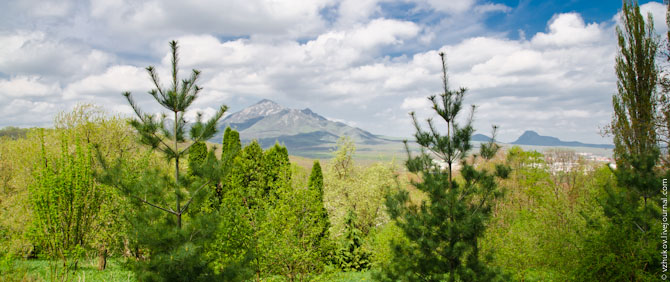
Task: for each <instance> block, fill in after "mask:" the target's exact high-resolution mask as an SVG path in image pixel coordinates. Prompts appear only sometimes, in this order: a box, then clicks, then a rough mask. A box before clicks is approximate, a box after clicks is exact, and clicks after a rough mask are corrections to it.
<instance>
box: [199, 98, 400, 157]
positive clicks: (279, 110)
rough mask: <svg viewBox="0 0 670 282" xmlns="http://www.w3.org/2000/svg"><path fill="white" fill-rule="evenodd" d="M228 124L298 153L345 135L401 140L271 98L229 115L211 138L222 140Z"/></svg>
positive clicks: (328, 145) (244, 135) (247, 137)
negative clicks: (280, 103)
mask: <svg viewBox="0 0 670 282" xmlns="http://www.w3.org/2000/svg"><path fill="white" fill-rule="evenodd" d="M228 126H230V127H231V128H233V129H235V130H237V131H239V132H240V139H241V140H242V142H243V143H245V142H251V140H254V139H255V140H258V142H259V143H260V144H261V146H263V147H264V148H267V147H269V146H272V145H274V144H275V143H276V142H279V143H280V144H284V145H285V146H286V147H287V148H288V149H289V152H291V153H292V154H296V155H301V152H305V151H312V152H313V151H328V150H330V149H332V148H333V146H334V145H335V144H336V142H337V140H338V139H339V138H340V137H341V136H344V135H346V136H349V137H351V138H352V139H353V140H354V142H355V143H356V144H365V145H378V144H387V143H397V141H393V140H389V139H385V138H382V137H380V136H377V135H374V134H372V133H370V132H367V131H365V130H362V129H360V128H357V127H352V126H349V125H346V124H344V123H341V122H335V121H331V120H328V119H326V118H325V117H323V116H321V115H319V114H317V113H315V112H313V111H312V110H310V109H308V108H306V109H302V110H298V109H290V108H285V107H282V106H281V105H279V104H277V103H275V102H274V101H271V100H267V99H264V100H261V101H259V102H258V103H256V104H254V105H251V106H249V107H247V108H245V109H242V110H240V111H238V112H235V113H233V114H231V115H229V116H227V117H226V118H225V119H223V120H222V121H221V122H220V124H219V129H220V133H219V134H218V135H217V136H215V137H214V138H212V139H211V140H212V141H213V142H217V143H220V142H221V139H222V134H223V132H224V131H225V129H226V127H228ZM303 155H304V154H303Z"/></svg>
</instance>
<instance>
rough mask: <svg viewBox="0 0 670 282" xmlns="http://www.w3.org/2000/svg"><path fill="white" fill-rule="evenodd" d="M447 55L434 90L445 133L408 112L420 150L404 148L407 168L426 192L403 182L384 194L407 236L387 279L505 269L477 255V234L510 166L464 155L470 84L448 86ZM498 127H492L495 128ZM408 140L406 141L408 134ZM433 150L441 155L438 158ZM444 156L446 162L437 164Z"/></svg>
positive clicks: (474, 275) (485, 150) (480, 275)
mask: <svg viewBox="0 0 670 282" xmlns="http://www.w3.org/2000/svg"><path fill="white" fill-rule="evenodd" d="M440 57H441V59H442V88H443V92H442V93H441V94H440V95H439V97H438V96H435V95H433V96H431V97H429V100H430V101H431V103H432V108H433V110H434V111H435V112H436V113H437V115H438V116H439V118H440V119H441V120H442V121H443V122H444V123H445V125H446V128H444V131H446V135H442V133H440V132H441V131H440V130H439V129H438V127H437V124H435V123H434V122H433V120H432V119H428V128H429V129H428V130H427V131H426V130H424V129H422V128H421V126H420V125H419V123H418V121H417V120H416V117H415V115H414V113H411V116H412V119H413V121H414V125H415V128H416V133H415V135H414V136H415V138H416V142H417V143H418V145H419V146H421V153H420V154H419V155H418V156H411V154H410V151H409V148H407V154H408V160H407V162H406V165H407V169H408V170H409V171H410V172H411V173H415V174H417V175H418V176H419V180H416V181H412V185H413V186H414V187H416V188H417V189H418V190H420V191H423V192H424V193H425V194H426V197H427V199H426V200H424V201H422V202H421V203H420V204H413V203H412V202H411V201H410V198H409V193H408V191H406V190H399V191H398V192H396V193H391V194H389V195H388V197H387V201H386V205H387V208H388V211H389V214H390V216H391V218H392V219H393V220H394V221H395V223H396V225H397V226H398V227H400V229H402V230H403V232H404V234H405V236H406V237H407V238H408V239H409V242H410V243H409V244H403V243H399V242H394V243H393V244H392V249H393V259H392V261H391V263H390V265H388V266H385V267H384V269H383V272H382V273H381V275H380V277H378V278H380V279H381V280H388V281H398V280H401V281H443V280H448V281H493V280H496V279H500V276H499V275H497V273H496V272H495V271H494V270H492V269H491V268H489V267H487V266H486V265H485V264H484V263H483V262H482V260H481V259H480V256H479V252H478V242H477V240H478V238H480V237H481V236H482V234H483V232H484V230H485V227H486V220H487V219H488V218H489V216H490V214H491V208H490V207H491V201H492V199H494V198H495V197H497V196H499V195H500V193H499V192H498V191H497V188H496V182H495V177H494V176H497V177H506V176H507V174H508V173H509V168H507V167H506V166H503V165H497V166H496V169H495V171H488V170H485V169H476V168H475V167H474V166H473V165H471V164H469V163H468V162H467V161H466V156H467V152H468V151H469V150H470V149H471V148H472V145H471V143H470V137H471V135H472V133H473V128H472V115H473V113H474V106H473V107H472V112H471V113H470V115H469V117H468V118H467V119H466V122H465V123H464V124H463V125H461V124H459V123H458V122H457V116H458V114H459V113H460V112H461V109H462V102H463V97H464V94H465V92H466V89H465V88H461V89H459V90H450V89H449V88H448V77H447V66H446V62H445V56H444V53H440ZM494 134H495V128H494ZM405 144H406V147H407V142H405ZM481 149H482V150H481V152H480V156H481V157H484V158H485V159H491V158H492V157H493V156H494V155H495V153H496V151H497V149H498V146H497V145H495V143H492V142H491V143H489V144H483V145H482V147H481ZM434 158H436V159H435V160H434ZM440 163H442V164H444V167H445V168H442V167H441V166H440ZM456 163H460V166H461V167H462V169H461V176H462V178H463V180H462V181H458V180H457V179H456V178H455V177H454V166H455V164H456Z"/></svg>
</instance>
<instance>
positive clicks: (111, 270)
mask: <svg viewBox="0 0 670 282" xmlns="http://www.w3.org/2000/svg"><path fill="white" fill-rule="evenodd" d="M52 262H56V261H52ZM121 262H122V260H121V259H110V260H108V261H107V269H105V270H102V271H100V270H98V269H97V267H96V260H83V261H80V262H79V264H80V266H79V269H78V270H77V272H76V273H74V275H70V281H96V282H97V281H137V280H135V276H134V274H133V273H132V272H131V271H129V270H127V269H125V268H124V267H123V265H122V264H121ZM49 263H50V261H48V260H15V261H14V263H13V267H12V268H11V269H0V281H50V274H49ZM56 263H58V262H56ZM7 271H9V272H7ZM7 273H9V274H10V275H8V276H5V275H6V274H7ZM262 280H263V281H288V280H287V279H286V278H285V277H282V276H274V277H266V278H264V279H262ZM252 281H253V280H252ZM307 281H324V282H325V281H328V282H330V281H333V282H354V281H356V282H357V281H373V280H372V273H371V272H370V271H365V272H331V273H323V274H320V275H317V276H312V277H311V278H310V279H307Z"/></svg>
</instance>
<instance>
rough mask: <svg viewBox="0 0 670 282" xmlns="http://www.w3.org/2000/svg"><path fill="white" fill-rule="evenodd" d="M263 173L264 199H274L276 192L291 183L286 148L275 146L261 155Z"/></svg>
mask: <svg viewBox="0 0 670 282" xmlns="http://www.w3.org/2000/svg"><path fill="white" fill-rule="evenodd" d="M263 166H264V169H263V170H264V172H265V179H266V184H265V189H264V191H263V195H264V197H266V198H268V199H269V200H273V199H275V198H276V193H275V192H276V190H277V189H279V188H281V187H283V186H285V185H287V184H290V183H291V165H290V162H289V159H288V150H287V149H286V147H284V146H281V145H279V144H275V145H274V146H272V147H271V148H270V149H267V150H266V151H265V153H264V154H263Z"/></svg>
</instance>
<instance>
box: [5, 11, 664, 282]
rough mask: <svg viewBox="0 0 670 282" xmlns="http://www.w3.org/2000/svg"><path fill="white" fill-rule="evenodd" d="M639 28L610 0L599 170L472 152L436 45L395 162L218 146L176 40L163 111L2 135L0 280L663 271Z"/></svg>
mask: <svg viewBox="0 0 670 282" xmlns="http://www.w3.org/2000/svg"><path fill="white" fill-rule="evenodd" d="M667 22H668V25H670V19H668V21H667ZM651 23H653V21H652V20H651V19H648V20H647V21H646V23H645V16H644V15H642V14H641V12H640V9H639V7H638V6H637V4H636V3H630V2H628V1H624V4H623V7H622V18H621V24H620V26H619V27H618V28H617V36H618V42H619V50H618V55H617V57H616V58H615V60H616V67H615V72H616V74H617V79H618V81H617V92H616V93H615V94H614V95H613V96H612V104H613V113H614V114H613V117H612V122H611V124H610V125H608V126H607V127H606V128H604V129H603V133H604V134H608V135H609V136H611V137H612V138H613V140H614V145H615V149H614V158H615V162H616V163H613V164H606V163H600V162H594V161H589V160H586V159H584V158H583V157H580V155H578V154H577V152H575V151H572V150H569V149H563V148H553V149H549V150H545V151H544V152H537V151H527V150H523V149H522V148H521V147H517V146H514V147H511V146H510V147H503V146H500V145H498V144H496V143H495V140H491V141H490V142H488V143H487V142H482V143H481V144H477V146H475V145H476V144H475V143H474V142H473V141H471V137H472V135H473V133H474V128H473V125H472V120H473V118H474V116H475V115H476V114H475V113H474V106H473V107H470V106H469V105H466V104H464V103H463V99H464V97H465V96H466V95H467V94H468V90H467V89H466V88H459V89H452V88H451V86H450V84H449V77H448V72H447V60H446V59H447V54H444V53H440V57H439V58H435V63H436V64H440V66H441V68H442V76H441V77H440V78H439V79H438V78H435V82H436V83H438V82H440V83H441V84H440V85H441V92H440V93H439V94H437V95H432V96H429V97H428V100H429V101H430V105H431V108H432V110H433V111H434V114H435V118H434V119H429V120H427V121H424V120H419V119H418V118H417V117H416V116H415V115H414V113H411V114H410V117H409V118H411V119H412V121H413V123H414V126H415V129H416V133H415V134H414V136H413V137H412V139H411V140H409V141H405V146H406V148H407V150H406V151H407V154H406V155H405V156H401V157H399V158H398V159H394V160H392V161H378V162H369V161H368V162H362V161H361V160H360V159H358V158H357V157H356V144H355V143H354V141H353V140H352V139H351V138H348V137H346V136H344V137H342V138H340V139H339V140H338V141H337V144H336V146H335V147H334V148H333V150H332V155H331V158H329V159H321V160H315V159H306V158H298V157H295V156H292V155H291V152H290V151H288V150H287V149H286V148H285V147H284V146H282V144H279V143H277V144H275V145H274V146H271V147H269V148H263V147H261V145H260V144H259V143H258V142H255V141H254V142H250V143H246V144H243V143H242V142H240V135H239V133H238V132H237V131H236V130H235V129H232V128H226V129H225V132H224V134H223V140H220V141H217V142H216V143H214V142H211V138H212V136H213V135H214V134H216V133H217V123H218V122H219V121H220V119H221V118H222V117H223V116H224V115H225V113H226V111H227V110H228V108H227V107H226V106H225V105H221V106H220V107H219V108H218V111H217V112H216V113H214V115H213V116H212V117H211V118H209V119H203V117H202V116H201V115H198V117H197V120H196V122H194V123H188V122H186V118H185V113H186V111H187V110H188V109H189V107H190V106H191V104H192V103H193V101H195V100H196V99H198V98H200V96H199V91H200V89H201V88H200V86H199V85H198V78H199V76H200V72H199V71H198V70H193V71H192V72H191V73H189V74H188V76H187V77H186V78H180V75H179V67H178V61H179V57H178V56H179V55H178V48H179V46H178V43H177V42H176V41H172V42H170V50H171V60H172V61H171V63H172V69H171V71H172V72H171V76H170V77H169V78H164V79H163V80H160V79H159V75H158V74H157V72H156V70H155V69H154V68H153V67H147V68H146V70H147V73H148V79H150V80H151V83H152V84H153V85H154V87H155V88H154V89H153V90H151V91H149V94H150V95H151V96H152V98H153V101H154V102H156V103H158V104H159V105H160V106H161V107H162V108H163V109H164V113H163V114H162V115H158V114H152V113H148V112H144V111H143V110H142V105H140V104H138V103H136V100H135V98H134V97H135V95H138V94H133V93H130V92H125V93H123V96H124V97H125V99H126V100H127V102H128V105H130V106H131V107H132V109H133V111H134V113H135V116H134V117H127V116H123V115H120V114H116V113H112V112H109V111H107V110H106V109H105V108H104V107H101V106H98V105H93V104H83V103H82V104H79V105H78V106H77V107H75V108H74V109H73V110H70V111H63V112H61V113H60V114H59V115H57V116H56V117H55V118H54V121H53V125H52V126H51V127H48V128H29V129H24V128H16V127H7V128H5V129H2V130H0V215H1V216H0V281H87V280H88V281H659V280H666V279H667V276H666V275H668V272H667V261H668V258H667V252H665V251H667V230H668V221H667V218H668V216H667V207H668V203H667V184H668V183H667V181H668V178H670V155H669V153H668V142H669V141H670V131H669V130H668V129H670V105H668V103H669V100H668V93H669V92H670V77H668V69H667V63H668V62H670V44H668V42H663V41H662V40H660V39H659V38H657V37H656V33H655V30H654V27H653V25H652V24H651ZM613 59H614V58H613ZM165 82H167V84H165ZM166 85H167V86H166ZM497 130H498V128H497V126H495V125H493V126H492V136H494V137H495V135H496V132H497ZM410 143H411V144H412V146H414V145H416V146H417V147H418V148H420V150H410V149H409V146H410ZM439 162H441V163H444V164H446V166H445V167H442V166H440V165H439V164H438V163H439ZM557 163H570V164H574V165H570V166H562V167H561V168H560V169H555V167H556V166H555V164H557Z"/></svg>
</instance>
